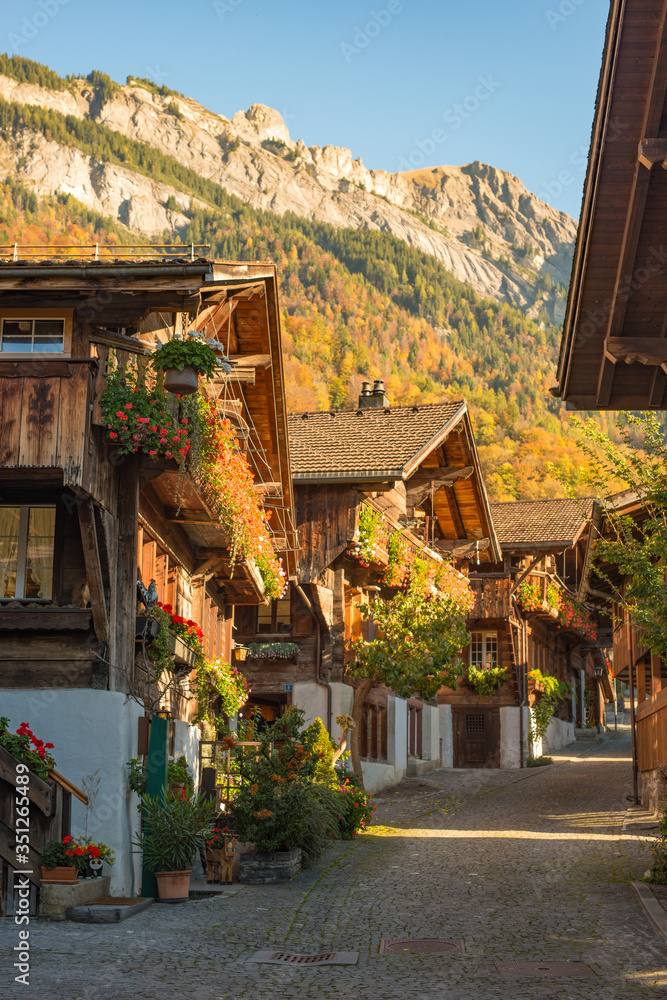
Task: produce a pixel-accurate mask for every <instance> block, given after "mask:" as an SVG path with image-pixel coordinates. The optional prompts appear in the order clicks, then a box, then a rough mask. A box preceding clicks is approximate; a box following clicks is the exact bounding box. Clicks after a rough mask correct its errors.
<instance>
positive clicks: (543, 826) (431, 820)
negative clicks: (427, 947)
mask: <svg viewBox="0 0 667 1000" xmlns="http://www.w3.org/2000/svg"><path fill="white" fill-rule="evenodd" d="M575 754H576V755H578V756H575ZM629 755H630V746H629V737H628V735H627V732H626V733H624V734H619V736H618V737H617V738H613V739H610V740H608V741H606V742H605V743H604V744H602V745H599V746H594V747H592V748H589V749H585V750H582V749H581V746H580V745H577V746H576V747H570V748H567V749H566V750H564V751H561V752H560V754H558V755H556V757H557V759H556V763H555V764H554V765H553V766H551V767H543V768H534V769H530V770H528V769H527V770H523V771H497V770H495V771H494V770H488V771H472V770H459V771H445V770H442V771H437V772H433V773H432V774H430V775H429V776H428V778H424V779H409V780H406V781H404V782H403V783H402V784H401V786H399V788H398V789H393V790H390V791H388V792H387V793H385V794H384V795H383V796H381V797H380V798H379V799H378V802H379V807H378V812H377V814H376V816H377V824H378V825H377V826H376V827H374V828H373V831H372V832H371V833H370V834H368V835H365V836H363V837H360V838H359V839H358V840H355V841H353V842H352V843H344V844H336V845H335V846H334V847H333V848H332V849H331V850H330V851H328V852H327V854H326V855H325V857H324V858H323V859H322V860H321V861H320V862H319V863H318V865H317V866H316V867H315V868H314V869H312V870H310V871H308V872H305V873H303V874H302V875H301V876H300V877H299V878H297V879H296V880H295V881H294V882H292V883H291V884H289V885H287V886H283V887H276V886H273V887H271V886H266V887H254V886H253V887H244V886H234V888H233V889H231V890H229V891H228V892H227V893H223V894H221V896H220V898H216V899H206V900H202V901H192V902H190V903H187V904H184V905H181V906H159V905H153V906H151V907H150V908H149V909H148V910H147V911H145V912H144V913H141V914H139V915H138V916H136V917H135V918H133V919H131V920H128V921H127V922H123V923H120V924H115V925H107V926H104V925H101V926H100V925H80V924H71V923H64V924H63V923H61V924H47V923H38V924H33V925H32V926H31V938H30V945H31V984H30V986H29V987H27V988H26V987H24V986H21V985H18V984H15V983H13V976H12V974H11V971H10V970H11V962H12V959H11V958H10V957H9V956H10V954H11V948H12V947H13V946H14V944H15V943H16V928H15V926H14V924H13V923H11V922H10V921H9V920H6V921H3V922H2V923H1V925H0V940H1V943H2V948H3V952H4V954H5V962H4V963H3V973H2V974H3V980H2V982H0V996H1V997H2V1000H6V998H10V997H14V996H16V997H19V996H20V997H22V998H26V1000H33V998H35V1000H36V998H40V1000H94V998H99V1000H130V998H132V1000H138V998H144V997H146V998H151V1000H153V998H155V1000H157V998H163V997H165V998H171V997H174V998H183V1000H186V998H197V1000H214V998H225V1000H227V998H232V997H233V998H235V1000H264V998H269V997H270V998H274V1000H275V998H290V1000H292V998H294V1000H300V998H305V997H322V998H334V997H336V998H339V997H341V996H349V997H370V998H377V1000H399V998H400V1000H405V998H412V997H415V998H417V997H419V998H424V1000H441V998H454V1000H468V998H470V997H475V998H481V1000H486V998H495V997H508V998H509V997H512V998H526V1000H540V998H548V1000H552V998H560V997H562V998H580V997H587V998H588V997H590V998H594V1000H598V998H599V1000H603V998H604V1000H625V998H631V997H632V998H639V1000H641V998H643V997H647V998H648V997H653V996H667V971H666V970H667V946H666V945H664V944H663V943H662V941H661V939H660V938H659V937H658V935H657V934H656V932H655V931H654V930H653V928H652V926H651V925H650V924H649V922H648V920H647V919H646V917H645V916H644V914H643V912H642V910H641V909H640V906H639V904H638V902H637V900H636V897H635V895H634V893H633V890H632V888H631V887H630V885H629V882H630V881H631V880H636V879H638V878H640V877H641V876H642V874H643V872H644V870H645V869H646V867H647V863H648V858H647V850H646V846H645V842H644V839H643V836H641V835H639V836H638V835H636V834H629V833H623V831H622V827H623V821H624V817H625V816H626V811H627V802H626V795H627V793H628V792H629V790H630V778H631V769H630V760H629ZM383 938H446V939H463V941H464V942H465V951H464V953H463V954H454V955H415V954H409V955H380V954H379V948H380V942H381V939H383ZM283 947H285V948H287V949H289V950H290V951H295V952H320V951H333V950H336V949H339V950H354V951H358V952H359V961H358V964H357V965H354V966H335V965H333V966H321V967H319V968H306V969H304V968H295V967H282V966H279V965H257V964H253V963H250V962H249V959H250V957H251V956H252V955H253V953H254V952H255V951H257V950H259V949H265V948H271V949H276V948H283ZM512 959H514V960H516V959H523V960H547V959H549V960H564V961H585V962H587V963H588V964H589V965H590V966H591V967H592V969H593V970H594V972H595V973H596V978H595V979H567V978H558V979H538V978H514V977H506V976H501V975H499V973H498V971H497V969H496V966H495V964H494V960H512Z"/></svg>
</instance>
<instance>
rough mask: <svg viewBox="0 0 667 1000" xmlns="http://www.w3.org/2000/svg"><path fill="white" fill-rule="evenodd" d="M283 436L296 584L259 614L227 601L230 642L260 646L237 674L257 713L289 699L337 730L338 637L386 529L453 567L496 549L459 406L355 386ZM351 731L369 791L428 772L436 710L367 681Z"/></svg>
mask: <svg viewBox="0 0 667 1000" xmlns="http://www.w3.org/2000/svg"><path fill="white" fill-rule="evenodd" d="M289 437H290V449H291V457H292V473H293V483H294V492H295V504H296V512H297V513H296V517H297V531H298V539H299V571H298V579H297V581H295V582H294V583H293V584H292V585H291V587H290V594H289V599H288V597H287V596H286V598H285V599H284V600H283V601H278V602H276V603H275V605H274V606H273V607H272V608H271V611H270V614H269V609H265V608H259V609H257V610H253V609H242V608H237V613H236V626H237V632H236V640H237V642H239V643H243V644H244V645H247V646H249V647H250V648H251V649H252V650H254V651H255V652H256V653H258V654H259V655H257V656H253V657H249V658H248V659H247V660H246V662H245V663H244V665H243V669H244V673H245V674H246V676H247V677H248V678H249V681H250V684H251V687H252V700H253V701H254V702H255V704H257V705H259V706H260V707H261V710H262V712H263V713H264V714H265V716H266V717H267V718H272V717H274V715H275V713H277V712H280V710H281V706H282V705H284V704H286V703H293V704H297V705H299V707H301V708H303V709H304V710H305V712H306V716H307V719H308V720H309V721H310V720H312V719H314V718H315V717H317V716H319V717H321V718H322V720H323V721H324V722H325V725H326V726H327V728H328V729H329V732H330V733H331V734H332V736H334V737H336V736H338V735H340V728H339V727H338V726H337V724H336V721H335V720H336V717H337V716H339V715H341V714H342V713H345V712H346V713H349V712H350V711H351V706H352V700H353V683H354V682H353V681H352V680H351V679H350V678H349V676H348V675H347V674H346V663H347V661H348V659H349V655H350V654H349V641H350V639H351V638H352V637H353V636H355V635H359V634H361V633H362V631H364V630H366V629H367V628H368V627H369V626H368V623H366V622H362V619H361V613H360V610H359V606H360V605H361V604H363V603H366V602H367V601H368V599H369V596H371V595H373V594H376V593H378V592H383V591H384V592H385V593H387V594H389V593H391V591H389V590H386V591H385V588H384V584H383V581H382V574H383V572H384V570H385V569H386V567H387V564H388V554H387V551H386V539H387V538H388V536H389V534H390V533H391V532H394V531H397V532H401V533H402V534H403V535H404V537H405V539H406V540H407V543H408V545H409V546H410V548H411V550H412V552H413V553H420V554H422V555H423V556H424V557H425V558H428V559H433V560H439V559H441V558H442V556H443V555H446V556H447V557H450V556H452V555H454V556H455V557H456V560H457V565H459V566H460V567H461V568H463V569H465V568H466V567H467V566H468V565H469V563H470V562H471V560H475V559H480V560H483V561H484V562H492V563H496V562H497V561H498V560H499V559H500V558H501V554H500V549H499V547H498V542H497V540H496V537H495V533H494V530H493V525H492V521H491V516H490V512H489V504H488V501H487V497H486V491H485V488H484V483H483V480H482V476H481V472H480V467H479V461H478V457H477V451H476V447H475V442H474V437H473V432H472V426H471V423H470V416H469V413H468V409H467V406H466V404H465V403H462V402H453V403H443V404H438V405H433V406H398V407H394V406H390V405H389V402H388V400H387V398H386V396H385V394H384V388H383V386H382V384H381V383H376V384H375V388H374V390H372V391H371V390H370V387H369V385H368V383H366V384H365V386H364V388H363V390H362V394H361V395H360V397H359V405H358V407H356V408H354V409H349V410H333V411H330V412H326V411H325V412H317V413H294V414H291V415H290V418H289ZM364 510H367V511H368V510H370V511H372V512H373V513H374V514H376V515H379V516H380V517H381V519H382V521H383V525H384V529H383V530H384V538H385V540H384V542H383V543H382V544H380V545H378V548H377V552H376V553H375V555H374V556H373V561H372V563H371V564H367V565H363V564H362V562H360V561H359V559H358V558H356V557H355V546H356V543H357V542H358V539H359V524H360V519H361V521H362V522H363V519H364V514H363V512H364ZM276 642H277V643H282V644H287V645H286V646H285V647H284V648H283V650H282V654H281V656H280V657H276V658H265V657H262V655H261V654H262V650H261V646H262V644H263V643H276ZM251 644H252V645H251ZM267 648H268V651H269V652H270V651H271V647H267ZM274 648H275V647H274ZM360 739H361V747H362V758H363V761H364V765H363V766H364V773H365V778H366V785H367V787H368V788H370V789H371V790H373V789H374V788H380V787H383V786H384V785H386V784H391V783H393V782H394V781H395V780H397V779H398V778H400V777H401V776H402V775H403V774H405V773H406V772H407V773H418V772H420V771H421V770H425V769H428V768H431V767H434V766H437V762H438V760H439V757H440V740H441V735H440V723H439V715H438V711H437V708H436V707H435V706H434V705H425V704H424V703H423V702H422V701H421V700H419V699H416V698H415V699H410V700H409V701H408V702H407V703H406V702H405V701H404V700H402V699H398V698H395V697H394V696H393V694H392V692H390V691H389V690H387V689H385V688H382V689H374V690H373V691H372V692H371V694H370V695H369V696H368V698H367V702H366V706H365V713H364V718H363V723H362V730H361V733H360Z"/></svg>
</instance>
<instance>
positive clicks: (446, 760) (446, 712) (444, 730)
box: [438, 705, 454, 767]
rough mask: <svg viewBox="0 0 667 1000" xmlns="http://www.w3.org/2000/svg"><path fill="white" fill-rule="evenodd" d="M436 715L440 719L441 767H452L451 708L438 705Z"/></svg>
mask: <svg viewBox="0 0 667 1000" xmlns="http://www.w3.org/2000/svg"><path fill="white" fill-rule="evenodd" d="M438 715H439V718H440V737H439V738H440V739H441V740H442V766H443V767H454V736H453V729H452V706H451V705H438ZM438 750H439V748H438Z"/></svg>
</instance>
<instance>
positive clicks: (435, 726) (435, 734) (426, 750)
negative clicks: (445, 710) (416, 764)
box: [422, 705, 440, 767]
mask: <svg viewBox="0 0 667 1000" xmlns="http://www.w3.org/2000/svg"><path fill="white" fill-rule="evenodd" d="M425 755H426V757H427V759H429V760H432V761H433V762H434V765H435V767H438V766H439V764H440V713H439V712H438V708H437V705H424V708H423V712H422V757H424V756H425Z"/></svg>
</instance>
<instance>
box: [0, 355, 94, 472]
mask: <svg viewBox="0 0 667 1000" xmlns="http://www.w3.org/2000/svg"><path fill="white" fill-rule="evenodd" d="M96 366H97V362H96V361H94V360H91V359H90V358H69V359H67V360H59V361H43V360H35V361H29V360H26V361H1V360H0V469H54V470H56V469H62V472H63V483H64V485H65V486H81V485H83V483H84V464H85V459H86V456H87V454H88V432H89V425H88V404H89V401H90V397H91V389H92V374H93V369H94V368H95V367H96Z"/></svg>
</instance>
